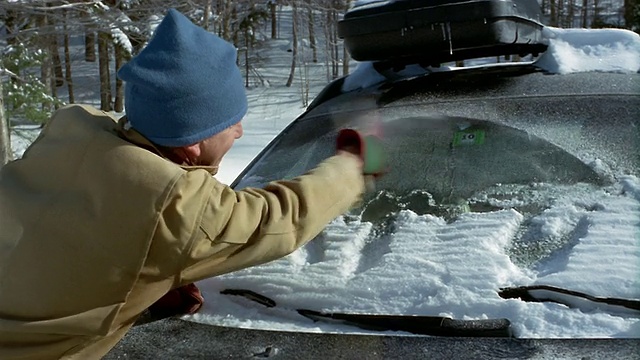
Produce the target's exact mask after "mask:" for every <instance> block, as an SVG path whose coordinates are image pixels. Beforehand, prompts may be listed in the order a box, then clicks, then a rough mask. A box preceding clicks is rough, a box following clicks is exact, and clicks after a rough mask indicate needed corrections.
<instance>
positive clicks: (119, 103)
mask: <svg viewBox="0 0 640 360" xmlns="http://www.w3.org/2000/svg"><path fill="white" fill-rule="evenodd" d="M114 53H115V58H116V59H115V61H116V64H115V65H116V71H118V70H119V69H120V67H121V66H122V65H123V64H124V63H125V62H126V59H125V54H126V51H125V49H123V48H122V46H121V45H120V44H116V45H114ZM113 110H114V111H115V112H119V113H121V112H123V111H124V82H123V81H122V80H120V78H119V77H117V76H116V96H115V100H114V103H113Z"/></svg>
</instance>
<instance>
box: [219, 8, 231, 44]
mask: <svg viewBox="0 0 640 360" xmlns="http://www.w3.org/2000/svg"><path fill="white" fill-rule="evenodd" d="M231 6H232V5H231V3H230V1H229V0H221V1H219V2H218V13H219V16H220V19H221V20H220V31H219V35H220V37H221V38H223V39H225V40H230V39H231Z"/></svg>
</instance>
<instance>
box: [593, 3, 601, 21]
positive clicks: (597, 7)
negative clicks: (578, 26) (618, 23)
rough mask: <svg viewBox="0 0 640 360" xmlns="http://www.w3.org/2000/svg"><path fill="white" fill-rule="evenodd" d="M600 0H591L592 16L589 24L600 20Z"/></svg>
mask: <svg viewBox="0 0 640 360" xmlns="http://www.w3.org/2000/svg"><path fill="white" fill-rule="evenodd" d="M600 10H601V9H600V0H593V18H592V19H591V25H592V26H593V24H594V23H599V22H600Z"/></svg>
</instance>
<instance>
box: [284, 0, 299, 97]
mask: <svg viewBox="0 0 640 360" xmlns="http://www.w3.org/2000/svg"><path fill="white" fill-rule="evenodd" d="M291 8H292V10H291V17H292V20H293V25H292V37H293V40H292V41H293V45H292V46H293V49H292V56H291V71H290V72H289V78H288V79H287V83H286V84H285V85H286V86H287V87H290V86H291V84H293V78H294V76H295V73H296V61H297V59H298V6H297V5H296V2H295V1H293V2H292V4H291Z"/></svg>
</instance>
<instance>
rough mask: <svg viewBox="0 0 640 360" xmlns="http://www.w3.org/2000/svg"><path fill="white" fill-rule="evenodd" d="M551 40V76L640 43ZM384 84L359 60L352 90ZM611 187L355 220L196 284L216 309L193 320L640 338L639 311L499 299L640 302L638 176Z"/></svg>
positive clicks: (606, 34) (631, 67) (522, 194)
mask: <svg viewBox="0 0 640 360" xmlns="http://www.w3.org/2000/svg"><path fill="white" fill-rule="evenodd" d="M545 36H546V38H547V39H548V40H549V44H550V46H549V50H548V51H547V52H546V53H545V54H544V55H543V56H541V57H540V58H539V59H538V60H537V65H538V66H539V67H541V68H543V69H544V70H546V71H549V72H554V73H568V72H580V71H616V72H637V71H638V70H639V69H640V62H639V61H640V37H639V36H638V35H637V34H634V33H630V32H628V31H624V30H611V29H607V30H574V29H564V30H561V29H553V28H547V29H546V30H545ZM377 81H380V78H379V74H377V73H375V72H374V71H372V68H371V66H370V64H369V63H361V64H360V66H359V68H358V71H356V73H354V74H353V75H351V76H350V77H349V78H348V79H347V84H346V85H347V86H349V87H351V88H357V87H363V86H367V85H370V84H374V83H375V82H377ZM597 162H598V160H597V159H596V160H595V162H594V163H597ZM595 170H598V169H597V168H596V169H595ZM602 171H604V170H602ZM603 175H610V174H603ZM612 178H614V180H613V181H612V183H610V184H609V185H607V186H604V187H597V186H595V185H587V184H574V185H566V186H562V187H558V186H549V185H548V184H543V183H539V184H529V185H526V186H525V185H518V186H515V185H508V184H499V185H496V186H495V187H492V188H489V189H486V190H484V191H481V192H478V193H476V194H475V195H474V196H473V197H471V198H469V199H468V202H467V204H466V205H465V206H461V207H460V208H457V209H451V210H452V212H449V213H447V214H444V213H443V214H437V213H433V214H429V213H428V214H418V213H416V212H414V211H412V210H411V209H408V208H407V209H403V210H400V211H397V212H395V213H393V214H389V217H388V218H387V219H385V221H383V222H376V221H373V220H372V221H367V220H366V219H363V218H362V216H361V215H360V214H358V213H355V214H354V213H351V214H347V215H345V216H342V217H340V218H338V219H336V220H335V221H333V222H332V223H331V224H330V225H329V226H328V227H327V228H326V229H325V230H324V232H323V233H322V234H321V235H320V236H319V237H318V238H316V239H315V240H313V241H312V242H310V243H309V244H307V245H306V246H304V247H303V248H301V249H299V250H297V251H296V252H294V253H292V254H291V255H289V256H287V257H286V258H283V259H280V260H277V261H274V262H271V263H269V264H265V265H262V266H258V267H254V268H250V269H245V270H242V271H238V272H235V273H232V274H227V275H224V276H220V277H216V278H212V279H207V280H205V281H202V282H200V283H199V286H200V287H201V289H202V291H203V294H204V296H205V298H206V299H207V303H206V304H205V307H204V308H203V310H202V311H201V313H199V314H197V315H194V316H191V317H188V319H190V320H193V321H198V322H204V323H210V324H216V325H224V326H234V327H252V328H261V329H280V330H291V331H323V332H352V333H353V332H366V331H365V330H360V329H356V328H353V327H348V326H345V325H336V324H326V323H321V322H312V321H311V320H309V319H307V318H304V317H302V316H300V315H299V314H298V313H296V312H295V311H292V310H293V309H297V308H305V309H312V310H317V311H335V312H348V313H378V314H420V315H436V316H449V317H453V318H457V319H486V318H508V319H509V320H511V322H512V327H513V329H514V332H515V335H516V336H518V337H563V338H565V337H621V338H623V337H638V334H640V313H639V312H637V311H635V312H634V311H610V309H605V307H604V306H600V305H598V304H589V306H585V304H583V302H584V301H582V300H579V299H578V300H577V299H568V298H567V299H565V300H566V301H564V303H555V302H525V301H522V300H520V299H505V298H502V297H500V296H499V294H498V292H499V290H500V289H501V288H504V287H514V286H523V285H549V286H557V287H561V288H564V289H570V290H572V291H578V292H583V293H586V294H589V295H592V296H598V297H612V298H623V299H632V300H636V301H637V300H640V261H639V260H638V259H640V179H639V178H637V177H636V176H632V175H628V174H613V176H612ZM379 196H390V197H393V196H396V195H395V194H379ZM398 201H400V202H401V201H402V199H399V200H398ZM228 288H232V289H249V290H252V291H255V292H257V293H260V294H262V295H266V296H269V297H271V298H272V299H274V300H275V301H276V302H277V303H278V306H276V307H275V308H265V307H262V306H260V305H257V304H255V303H252V302H250V301H248V300H246V299H243V298H239V297H234V296H228V295H221V294H220V291H221V290H224V289H228ZM543 292H544V290H536V292H532V293H537V294H538V295H540V294H541V293H543ZM556 297H562V296H558V295H556ZM581 302H582V303H581ZM565 304H566V305H565ZM567 305H571V306H572V307H570V306H567Z"/></svg>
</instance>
